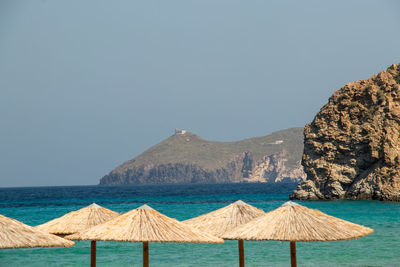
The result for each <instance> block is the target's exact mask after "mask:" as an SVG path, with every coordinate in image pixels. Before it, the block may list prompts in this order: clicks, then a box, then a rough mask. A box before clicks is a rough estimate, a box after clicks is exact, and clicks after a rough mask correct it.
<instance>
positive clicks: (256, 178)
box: [244, 152, 306, 183]
mask: <svg viewBox="0 0 400 267" xmlns="http://www.w3.org/2000/svg"><path fill="white" fill-rule="evenodd" d="M285 154H286V152H282V153H278V154H273V155H269V156H264V157H263V158H262V160H261V161H259V162H257V163H256V164H255V166H254V168H253V169H252V171H251V174H250V175H249V176H248V177H245V176H244V177H245V179H244V181H246V182H273V183H274V182H294V181H302V180H305V178H306V174H305V173H304V171H303V167H302V166H301V164H300V160H299V161H297V162H296V164H295V165H294V166H292V167H290V168H289V167H287V166H286V164H285V163H286V161H287V156H286V155H285ZM294 177H296V178H297V179H293V178H294Z"/></svg>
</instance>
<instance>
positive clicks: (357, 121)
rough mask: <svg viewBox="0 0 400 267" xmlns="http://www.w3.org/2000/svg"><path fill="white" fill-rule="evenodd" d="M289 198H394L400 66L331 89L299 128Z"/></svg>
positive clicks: (399, 182)
mask: <svg viewBox="0 0 400 267" xmlns="http://www.w3.org/2000/svg"><path fill="white" fill-rule="evenodd" d="M302 165H303V166H304V170H305V172H306V174H307V179H306V181H304V182H301V183H299V185H298V187H297V189H296V190H295V191H294V192H293V193H292V194H291V195H290V198H291V199H376V200H388V201H399V200H400V66H399V65H395V64H394V65H392V66H390V67H389V68H388V69H387V70H386V71H382V72H380V73H379V74H376V75H373V76H372V77H371V78H369V79H368V80H361V81H357V82H353V83H348V84H346V85H345V86H343V87H342V88H341V89H340V90H338V91H336V92H335V93H334V94H333V95H332V96H331V97H330V98H329V102H328V104H326V105H325V106H323V107H322V109H321V110H320V112H319V113H318V114H317V115H316V116H315V118H314V120H313V121H312V123H310V124H308V125H306V126H305V129H304V153H303V157H302Z"/></svg>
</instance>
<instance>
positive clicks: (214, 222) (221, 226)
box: [183, 200, 265, 267]
mask: <svg viewBox="0 0 400 267" xmlns="http://www.w3.org/2000/svg"><path fill="white" fill-rule="evenodd" d="M264 214H265V212H264V211H263V210H260V209H257V208H256V207H253V206H251V205H249V204H246V203H245V202H243V201H241V200H238V201H236V202H234V203H232V204H230V205H228V206H226V207H223V208H220V209H218V210H215V211H212V212H209V213H206V214H203V215H200V216H198V217H195V218H192V219H189V220H186V221H183V222H184V223H186V224H188V225H190V226H193V227H195V228H197V229H199V230H201V231H204V232H207V233H211V234H213V235H215V236H218V237H222V236H223V235H224V234H225V233H226V232H228V231H231V230H232V229H234V228H236V227H238V226H239V225H242V224H244V223H247V222H249V221H251V220H252V219H254V218H257V217H259V216H262V215H264ZM238 248H239V266H241V267H242V266H244V244H243V240H239V241H238Z"/></svg>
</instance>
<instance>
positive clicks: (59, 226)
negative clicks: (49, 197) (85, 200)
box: [36, 203, 119, 267]
mask: <svg viewBox="0 0 400 267" xmlns="http://www.w3.org/2000/svg"><path fill="white" fill-rule="evenodd" d="M118 216H119V213H118V212H115V211H112V210H109V209H106V208H103V207H101V206H99V205H97V204H96V203H93V204H91V205H89V206H87V207H85V208H82V209H80V210H76V211H71V212H69V213H67V214H65V215H64V216H61V217H59V218H56V219H54V220H51V221H48V222H47V223H44V224H41V225H38V226H36V229H38V230H41V231H44V232H48V233H52V234H56V235H60V236H65V235H69V234H74V233H77V232H80V231H84V230H87V229H89V228H91V227H93V226H95V225H98V224H102V223H104V222H107V221H109V220H111V219H114V218H116V217H118ZM90 266H91V267H96V241H92V242H91V243H90Z"/></svg>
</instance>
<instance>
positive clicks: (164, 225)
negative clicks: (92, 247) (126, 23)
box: [66, 205, 223, 243]
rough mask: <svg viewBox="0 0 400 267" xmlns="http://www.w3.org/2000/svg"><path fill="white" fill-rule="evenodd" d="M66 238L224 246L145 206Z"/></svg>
mask: <svg viewBox="0 0 400 267" xmlns="http://www.w3.org/2000/svg"><path fill="white" fill-rule="evenodd" d="M66 238H68V239H73V240H105V241H127V242H175V243H223V240H222V239H220V238H218V237H215V236H213V235H211V234H208V233H202V232H200V231H199V230H197V229H195V228H193V227H190V226H188V225H186V224H184V223H182V222H179V221H178V220H176V219H173V218H170V217H167V216H165V215H163V214H161V213H159V212H158V211H156V210H154V209H152V208H150V207H149V206H147V205H143V206H141V207H139V208H137V209H134V210H131V211H128V212H126V213H124V214H122V215H120V216H119V217H117V218H115V219H113V220H111V221H108V222H106V223H103V224H101V225H98V226H95V227H92V228H91V229H89V230H87V231H83V232H80V233H77V234H73V235H69V236H67V237H66Z"/></svg>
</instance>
